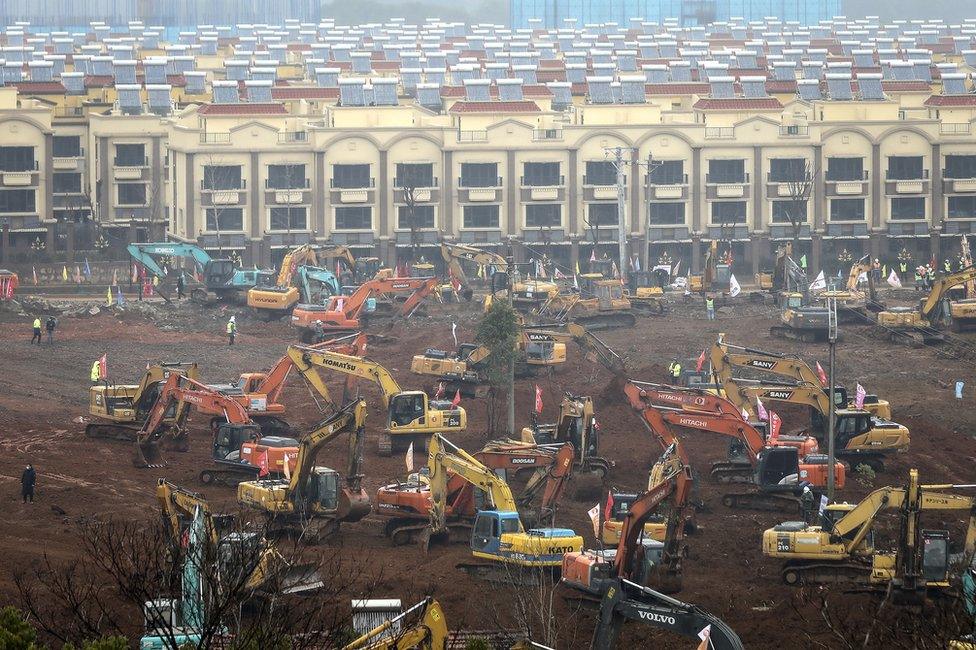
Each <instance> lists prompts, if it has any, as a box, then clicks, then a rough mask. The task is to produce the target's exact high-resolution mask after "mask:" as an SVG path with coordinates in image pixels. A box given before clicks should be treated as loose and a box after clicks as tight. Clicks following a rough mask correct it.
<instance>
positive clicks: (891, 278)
mask: <svg viewBox="0 0 976 650" xmlns="http://www.w3.org/2000/svg"><path fill="white" fill-rule="evenodd" d="M888 284H890V285H891V286H893V287H894V288H896V289H900V288H901V280H900V279H899V278H898V274H897V273H895V270H894V269H891V273H889V274H888Z"/></svg>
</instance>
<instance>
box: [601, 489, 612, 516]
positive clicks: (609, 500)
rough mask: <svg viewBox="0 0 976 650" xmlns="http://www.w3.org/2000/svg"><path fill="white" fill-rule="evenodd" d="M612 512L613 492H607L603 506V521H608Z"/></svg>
mask: <svg viewBox="0 0 976 650" xmlns="http://www.w3.org/2000/svg"><path fill="white" fill-rule="evenodd" d="M611 514H613V492H607V505H605V506H604V507H603V521H610V515H611Z"/></svg>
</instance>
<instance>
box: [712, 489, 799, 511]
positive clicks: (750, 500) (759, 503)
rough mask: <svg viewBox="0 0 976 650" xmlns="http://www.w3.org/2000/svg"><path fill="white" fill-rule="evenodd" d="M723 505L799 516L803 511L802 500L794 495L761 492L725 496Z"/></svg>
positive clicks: (736, 493)
mask: <svg viewBox="0 0 976 650" xmlns="http://www.w3.org/2000/svg"><path fill="white" fill-rule="evenodd" d="M722 505H724V506H725V507H727V508H735V509H739V510H763V511H767V512H783V513H787V514H799V513H800V509H801V506H800V500H799V499H798V498H797V497H795V496H793V495H790V494H776V493H770V492H763V491H761V490H756V491H755V492H732V493H728V494H723V495H722Z"/></svg>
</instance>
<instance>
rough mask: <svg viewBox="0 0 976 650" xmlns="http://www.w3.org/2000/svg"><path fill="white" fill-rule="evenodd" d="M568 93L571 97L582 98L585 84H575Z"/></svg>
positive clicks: (584, 93) (584, 92)
mask: <svg viewBox="0 0 976 650" xmlns="http://www.w3.org/2000/svg"><path fill="white" fill-rule="evenodd" d="M570 92H571V93H572V94H573V97H583V96H584V95H586V84H585V83H575V84H573V86H572V87H571V88H570Z"/></svg>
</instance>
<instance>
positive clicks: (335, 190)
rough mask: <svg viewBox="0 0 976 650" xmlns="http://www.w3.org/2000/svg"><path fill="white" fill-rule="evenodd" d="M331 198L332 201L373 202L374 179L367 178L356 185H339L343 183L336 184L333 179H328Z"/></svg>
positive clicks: (356, 203)
mask: <svg viewBox="0 0 976 650" xmlns="http://www.w3.org/2000/svg"><path fill="white" fill-rule="evenodd" d="M329 185H330V191H331V195H332V196H331V200H332V202H333V203H344V204H350V205H358V204H362V203H373V202H374V201H375V200H376V190H375V189H374V188H375V187H376V179H375V178H370V179H368V180H367V181H366V182H365V184H364V185H362V186H359V187H356V186H352V187H341V185H343V183H341V182H340V183H339V186H337V185H336V181H335V179H334V178H333V179H331V180H330V181H329Z"/></svg>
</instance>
